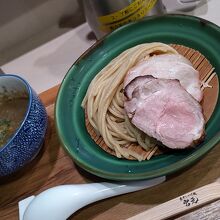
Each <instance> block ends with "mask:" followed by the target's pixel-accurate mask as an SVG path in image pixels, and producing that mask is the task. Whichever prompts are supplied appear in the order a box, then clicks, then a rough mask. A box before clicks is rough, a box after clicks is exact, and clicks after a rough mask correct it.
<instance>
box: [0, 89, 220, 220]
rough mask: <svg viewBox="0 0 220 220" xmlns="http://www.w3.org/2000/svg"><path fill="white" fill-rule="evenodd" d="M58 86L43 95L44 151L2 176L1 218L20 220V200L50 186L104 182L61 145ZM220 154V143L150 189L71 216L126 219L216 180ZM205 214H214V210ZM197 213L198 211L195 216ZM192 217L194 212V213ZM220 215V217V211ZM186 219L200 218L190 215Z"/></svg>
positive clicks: (219, 170)
mask: <svg viewBox="0 0 220 220" xmlns="http://www.w3.org/2000/svg"><path fill="white" fill-rule="evenodd" d="M58 87H59V86H56V87H54V88H52V89H50V90H48V91H46V92H44V93H42V94H41V95H40V97H41V99H42V101H43V103H44V104H45V106H47V113H48V116H49V128H48V131H47V135H46V141H45V143H44V146H43V148H42V150H41V152H40V153H39V155H38V156H37V157H36V158H35V159H34V160H33V161H32V163H31V164H30V165H28V166H27V167H25V168H24V169H22V170H20V171H19V172H17V173H16V174H14V175H12V176H11V177H10V178H1V179H0V219H1V220H8V219H10V220H15V219H16V220H17V219H18V201H20V200H22V199H24V198H26V197H28V196H31V195H33V194H34V195H37V194H38V193H40V192H42V191H44V190H45V189H48V188H50V187H53V186H57V185H60V184H78V183H87V182H100V181H103V180H102V179H100V178H98V177H95V176H93V175H91V174H89V173H87V172H85V171H84V170H82V169H80V168H79V167H77V166H76V165H75V164H74V163H73V162H72V160H71V159H70V158H69V156H68V155H67V154H66V153H65V152H64V150H63V149H62V147H61V146H60V143H59V140H58V137H57V133H56V129H55V124H54V102H55V99H56V94H57V90H58ZM219 155H220V144H218V145H217V146H215V148H214V149H213V150H212V151H210V152H209V153H208V154H207V155H206V156H205V157H204V158H203V159H201V160H200V161H199V162H198V163H197V164H195V165H193V166H191V167H190V168H188V169H187V170H185V171H184V172H181V173H177V174H175V175H172V176H169V177H168V180H167V181H166V182H165V183H163V184H161V185H158V186H155V187H153V188H150V189H146V190H142V191H139V192H135V193H131V194H127V195H122V196H118V197H115V198H110V199H106V200H104V201H99V202H96V203H94V204H91V205H89V206H87V207H85V208H83V209H81V210H79V211H78V212H76V213H75V214H74V215H73V216H72V217H71V218H70V219H73V220H82V219H95V220H102V219H105V220H112V219H114V220H119V219H120V220H123V219H126V218H128V217H131V216H133V215H136V214H138V213H140V212H142V211H144V210H147V209H149V208H150V207H152V206H155V205H157V204H160V203H163V202H165V201H167V200H170V199H172V198H175V197H177V196H180V195H181V194H184V193H187V192H189V191H192V190H193V189H195V188H198V187H200V186H203V185H205V184H208V183H212V182H214V181H216V179H217V178H219V177H220V169H219V167H220V156H219ZM219 206H220V203H219V202H217V203H215V204H214V205H213V204H212V206H209V210H210V207H211V210H213V212H214V210H218V208H216V207H219ZM213 207H215V208H213ZM207 210H208V209H207ZM216 212H217V211H216ZM198 213H199V214H201V211H200V210H199V211H198ZM198 213H197V214H198ZM203 213H210V211H209V212H206V211H204V212H203ZM197 214H196V213H194V216H196V215H197ZM190 216H192V215H191V214H190ZM182 218H184V217H182ZM218 218H219V219H220V216H219V214H218ZM185 219H198V218H197V217H195V218H190V217H189V216H188V217H186V218H185ZM203 219H208V218H203ZM215 219H217V217H216V218H215Z"/></svg>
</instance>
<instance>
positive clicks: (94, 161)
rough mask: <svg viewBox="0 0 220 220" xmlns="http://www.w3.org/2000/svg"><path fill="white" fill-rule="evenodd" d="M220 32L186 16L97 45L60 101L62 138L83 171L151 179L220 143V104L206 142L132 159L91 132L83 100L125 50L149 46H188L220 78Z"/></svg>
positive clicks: (158, 20) (132, 27) (145, 24)
mask: <svg viewBox="0 0 220 220" xmlns="http://www.w3.org/2000/svg"><path fill="white" fill-rule="evenodd" d="M219 40H220V28H219V27H218V26H216V25H214V24H212V23H210V22H208V21H205V20H201V19H199V18H196V17H191V16H184V15H166V16H162V17H149V18H146V19H145V20H142V21H140V22H136V23H132V24H129V25H126V26H124V27H122V28H120V29H118V30H116V31H114V32H113V33H111V34H110V35H108V36H107V37H105V38H104V39H102V40H100V41H99V42H98V43H96V44H95V45H94V46H93V47H92V48H90V49H89V50H88V51H87V52H86V53H85V54H83V55H82V56H81V57H80V58H79V59H78V60H77V61H76V62H75V63H74V64H73V66H72V67H71V68H70V70H69V71H68V73H67V74H66V76H65V78H64V80H63V82H62V85H61V87H60V90H59V94H58V98H57V102H56V125H57V130H58V135H59V137H60V140H61V143H62V145H63V146H64V148H65V149H66V150H67V152H68V153H69V155H70V157H71V158H72V159H73V160H74V161H75V162H76V163H77V164H78V165H79V166H80V167H82V168H83V169H85V170H87V171H88V172H90V173H93V174H95V175H97V176H100V177H104V178H107V179H112V180H137V179H149V178H153V177H158V176H162V175H167V174H171V173H174V172H176V171H178V170H181V169H183V168H185V167H187V166H189V165H191V164H193V163H194V162H196V161H197V160H198V159H199V158H201V157H202V156H204V154H205V153H207V152H208V151H209V150H210V149H212V148H213V147H214V145H216V144H217V143H218V142H219V140H220V135H219V131H220V109H219V106H220V101H219V98H218V103H217V105H216V108H215V111H214V113H213V115H212V117H211V119H210V120H209V122H208V124H207V126H206V132H207V136H206V139H205V142H204V143H203V144H202V145H200V146H198V147H197V148H196V149H194V150H185V151H181V152H172V153H167V154H163V155H159V156H155V157H153V158H152V159H151V160H150V161H143V162H137V161H128V160H125V159H118V158H116V157H113V156H111V155H109V154H107V153H106V152H104V151H103V150H102V149H101V148H100V147H99V146H97V145H96V144H95V142H94V141H93V140H92V139H91V138H90V136H89V134H88V133H87V131H86V127H85V119H84V111H83V109H82V108H81V106H80V105H81V102H82V99H83V97H84V95H85V93H86V90H87V87H88V85H89V83H90V82H91V80H92V79H93V77H94V76H95V75H96V74H97V73H98V72H99V71H100V70H101V69H102V68H103V67H104V66H105V65H106V64H107V63H109V62H110V61H111V60H112V59H113V58H114V57H116V56H117V55H119V54H120V53H121V52H122V51H124V50H126V49H127V48H130V47H132V46H135V45H137V44H140V43H144V42H155V41H159V42H164V43H175V44H182V45H185V46H188V47H191V48H194V49H197V50H199V51H200V52H201V53H202V54H204V55H205V56H206V58H207V59H208V60H209V61H210V62H211V64H212V65H213V66H214V67H215V69H216V72H217V74H218V76H219V74H220V59H219V57H220V41H219Z"/></svg>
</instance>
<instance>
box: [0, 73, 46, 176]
mask: <svg viewBox="0 0 220 220" xmlns="http://www.w3.org/2000/svg"><path fill="white" fill-rule="evenodd" d="M0 108H1V109H0V176H6V175H9V174H11V173H13V172H15V171H17V170H18V169H20V168H21V167H23V166H24V165H26V164H27V163H29V162H30V161H31V160H32V159H33V158H34V157H35V156H36V155H37V153H38V152H39V150H40V148H41V146H42V144H43V141H44V137H45V133H46V128H47V113H46V109H45V107H44V106H43V104H42V103H41V101H40V99H39V97H38V96H37V94H36V93H35V92H34V91H33V89H32V88H31V87H30V85H29V84H28V83H27V82H26V81H25V80H24V79H22V78H21V77H19V76H16V75H9V74H5V75H0Z"/></svg>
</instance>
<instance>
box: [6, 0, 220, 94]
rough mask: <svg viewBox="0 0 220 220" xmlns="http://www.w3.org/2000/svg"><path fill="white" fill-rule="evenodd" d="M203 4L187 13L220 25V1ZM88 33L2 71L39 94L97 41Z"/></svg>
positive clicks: (67, 37) (84, 28) (78, 31)
mask: <svg viewBox="0 0 220 220" xmlns="http://www.w3.org/2000/svg"><path fill="white" fill-rule="evenodd" d="M163 1H169V0H163ZM202 2H203V3H202V4H201V5H199V6H198V7H197V8H196V9H195V10H193V11H191V12H187V13H186V14H190V15H195V16H198V17H201V18H204V19H207V20H209V21H211V22H214V23H216V24H217V25H219V26H220V13H219V9H220V1H219V0H208V1H206V0H202ZM89 32H90V28H89V26H88V25H87V24H86V23H85V24H83V25H81V26H79V27H77V28H75V29H73V30H71V31H69V32H67V33H66V34H63V35H61V36H60V37H58V38H57V39H55V40H52V41H50V42H49V43H47V44H45V45H42V46H41V47H39V48H37V49H35V50H33V51H31V52H29V53H27V54H25V55H23V56H21V57H19V58H17V59H15V60H13V61H11V62H9V63H7V64H5V65H3V66H2V69H3V70H4V71H5V72H6V73H15V74H17V75H20V76H21V77H23V78H25V79H26V80H27V81H28V82H29V83H30V85H31V86H32V87H33V88H34V89H35V91H37V92H38V93H40V92H42V91H44V90H47V89H49V88H50V87H52V86H54V85H56V84H59V83H60V82H61V81H62V79H63V77H64V76H65V74H66V72H67V70H68V69H69V68H70V66H71V65H72V64H73V62H74V61H75V60H76V59H77V58H78V57H79V56H80V55H81V54H82V53H83V52H84V51H85V50H86V49H87V48H89V47H90V46H91V45H92V44H93V43H94V40H88V39H87V38H86V35H87V34H88V33H89Z"/></svg>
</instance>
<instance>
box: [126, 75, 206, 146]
mask: <svg viewBox="0 0 220 220" xmlns="http://www.w3.org/2000/svg"><path fill="white" fill-rule="evenodd" d="M124 108H125V111H126V113H127V115H128V117H129V118H130V120H131V123H132V124H134V125H135V126H136V127H137V128H139V129H140V130H142V131H143V132H144V133H146V134H147V135H149V136H151V137H154V138H155V139H157V140H158V141H160V142H162V143H163V144H164V145H166V146H167V147H169V148H172V149H184V148H187V147H189V146H193V145H194V144H195V143H198V142H200V141H201V140H202V139H203V137H204V125H205V120H204V117H203V113H202V107H201V105H200V104H199V102H198V101H196V100H195V99H194V98H193V97H192V96H191V95H190V94H189V93H188V92H187V91H186V90H185V89H184V88H183V87H182V86H181V84H180V82H179V81H178V80H169V79H156V78H154V77H152V76H139V77H137V78H136V79H134V80H133V81H132V82H131V83H130V84H129V85H127V86H126V88H125V102H124Z"/></svg>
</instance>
